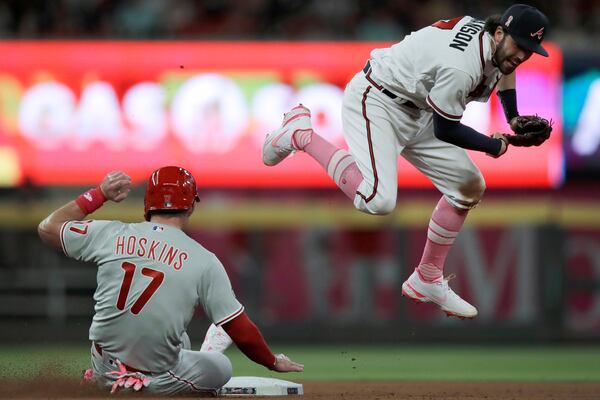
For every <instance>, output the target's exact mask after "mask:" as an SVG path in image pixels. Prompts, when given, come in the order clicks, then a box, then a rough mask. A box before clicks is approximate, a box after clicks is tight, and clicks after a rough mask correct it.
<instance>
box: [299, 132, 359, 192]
mask: <svg viewBox="0 0 600 400" xmlns="http://www.w3.org/2000/svg"><path fill="white" fill-rule="evenodd" d="M294 145H295V147H297V148H298V149H300V150H304V151H305V152H307V153H308V154H309V155H310V156H311V157H312V158H314V159H315V160H317V162H318V163H319V164H321V166H322V167H323V168H325V171H327V175H329V176H330V177H331V179H333V181H334V182H335V183H336V184H337V185H338V186H339V188H340V189H342V191H343V192H344V194H346V196H348V197H349V198H350V199H351V200H354V196H356V189H357V188H358V185H360V183H361V182H362V180H363V176H362V173H361V172H360V170H359V169H358V166H357V165H356V162H354V158H353V157H352V155H351V154H350V153H348V152H347V151H346V150H342V149H338V148H337V147H335V146H334V145H332V144H331V143H329V142H328V141H327V140H325V139H323V138H322V137H321V136H319V135H318V134H317V133H315V132H314V131H298V132H296V134H295V135H294Z"/></svg>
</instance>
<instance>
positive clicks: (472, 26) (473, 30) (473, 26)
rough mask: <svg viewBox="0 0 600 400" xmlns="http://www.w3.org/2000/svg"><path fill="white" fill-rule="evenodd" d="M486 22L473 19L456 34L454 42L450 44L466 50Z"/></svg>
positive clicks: (454, 47)
mask: <svg viewBox="0 0 600 400" xmlns="http://www.w3.org/2000/svg"><path fill="white" fill-rule="evenodd" d="M484 25H485V22H483V21H480V20H477V19H473V20H472V21H471V22H468V23H466V24H465V25H464V26H463V27H462V28H460V29H459V31H458V32H457V33H456V35H454V38H453V39H452V43H450V44H449V46H450V47H452V48H453V49H457V50H460V51H465V49H466V48H467V46H468V45H469V42H470V41H471V40H473V37H474V35H475V34H477V33H479V32H481V31H482V30H483V27H484Z"/></svg>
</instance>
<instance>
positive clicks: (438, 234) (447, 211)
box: [417, 196, 469, 282]
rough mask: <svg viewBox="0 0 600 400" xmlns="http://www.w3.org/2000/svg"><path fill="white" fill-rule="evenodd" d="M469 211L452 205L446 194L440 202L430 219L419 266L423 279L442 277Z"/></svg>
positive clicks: (433, 280) (427, 280) (429, 280)
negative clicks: (445, 263) (448, 257)
mask: <svg viewBox="0 0 600 400" xmlns="http://www.w3.org/2000/svg"><path fill="white" fill-rule="evenodd" d="M468 213H469V210H461V209H458V208H456V207H454V206H452V205H451V204H450V203H448V201H447V200H446V198H445V197H444V196H442V198H441V199H440V201H439V202H438V204H437V206H436V207H435V209H434V210H433V214H432V215H431V220H430V221H429V228H428V229H427V242H426V243H425V250H423V257H422V258H421V262H420V263H419V266H418V267H417V272H418V274H419V277H420V278H421V279H422V280H423V281H425V282H435V281H439V280H440V279H442V277H443V274H444V262H445V261H446V256H447V255H448V252H449V251H450V248H451V247H452V244H453V243H454V239H456V237H457V236H458V232H459V231H460V228H461V227H462V225H463V222H465V218H467V214H468Z"/></svg>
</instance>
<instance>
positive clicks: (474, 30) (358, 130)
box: [262, 4, 551, 318]
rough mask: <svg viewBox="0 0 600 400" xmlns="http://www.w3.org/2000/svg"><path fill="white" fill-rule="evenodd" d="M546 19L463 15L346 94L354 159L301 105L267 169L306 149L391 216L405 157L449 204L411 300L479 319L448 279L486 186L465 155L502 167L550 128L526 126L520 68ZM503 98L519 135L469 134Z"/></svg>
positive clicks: (355, 195)
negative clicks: (520, 106) (479, 105)
mask: <svg viewBox="0 0 600 400" xmlns="http://www.w3.org/2000/svg"><path fill="white" fill-rule="evenodd" d="M547 29H548V20H547V18H546V16H545V15H544V14H542V13H541V12H540V11H539V10H537V9H536V8H534V7H530V6H527V5H523V4H516V5H513V6H511V7H510V8H508V9H507V10H506V11H505V12H504V14H503V15H502V16H493V17H489V18H488V19H487V20H486V21H485V22H484V21H480V20H478V19H475V18H472V17H469V16H465V17H457V18H453V19H449V20H443V21H438V22H436V23H434V24H433V25H431V26H428V27H425V28H423V29H420V30H419V31H416V32H413V33H411V34H410V35H408V36H407V37H406V38H405V39H404V40H403V41H402V42H400V43H397V44H395V45H394V46H392V47H389V48H385V49H375V50H373V51H372V53H371V58H370V59H369V60H368V61H367V63H366V65H365V67H364V69H363V70H362V71H361V72H359V73H358V74H356V76H355V77H354V78H353V79H352V81H351V82H350V83H349V84H348V86H347V87H346V90H345V92H344V99H343V106H342V107H343V108H342V118H343V128H344V136H345V138H346V141H347V144H348V148H349V151H345V150H342V149H338V148H336V147H334V146H333V145H332V144H330V143H329V142H327V141H326V140H324V139H323V138H322V137H321V136H319V135H318V134H317V133H315V132H314V131H313V129H312V126H311V120H310V111H309V110H308V109H307V108H306V107H304V106H302V105H299V106H297V107H295V108H293V109H292V110H291V111H290V112H288V113H287V114H285V115H284V118H283V123H282V125H281V127H280V128H279V129H278V130H276V131H275V132H272V133H271V134H269V135H267V137H266V139H265V143H264V145H263V153H262V155H263V161H264V163H265V164H266V165H268V166H272V165H276V164H278V163H280V162H281V161H283V160H284V159H285V158H286V157H287V156H288V155H289V154H290V153H292V152H293V151H297V150H302V151H304V152H306V153H308V154H309V155H310V156H311V157H313V158H314V159H315V160H316V161H317V162H319V164H320V165H321V166H322V167H323V168H324V169H325V170H326V171H327V174H328V175H329V176H330V177H331V178H332V179H333V180H334V181H335V183H336V184H337V185H338V186H339V188H340V189H341V190H342V191H343V192H344V193H345V194H346V195H347V196H348V197H349V198H350V199H351V200H352V201H353V202H354V206H355V207H356V208H357V209H359V210H360V211H363V212H366V213H370V214H378V215H381V214H388V213H390V212H392V210H393V209H394V207H395V205H396V193H397V188H398V182H397V157H398V155H402V156H403V157H404V158H406V159H407V160H408V161H409V162H410V163H411V164H413V165H414V166H415V167H416V168H417V169H419V170H420V171H421V172H422V173H423V174H425V175H426V176H427V177H428V178H429V179H430V180H431V181H432V182H433V184H434V185H435V186H436V187H437V188H438V190H440V191H441V192H442V194H443V196H442V198H441V199H440V200H439V202H438V204H437V206H436V207H435V209H434V211H433V215H432V216H431V220H430V221H429V228H428V231H427V241H426V244H425V249H424V252H423V256H422V258H421V261H420V263H419V265H418V266H417V267H416V269H415V271H414V272H413V274H412V275H411V276H410V277H409V278H408V280H406V282H404V284H403V285H402V294H403V295H405V296H408V297H409V298H411V299H413V300H416V301H419V302H433V303H435V304H437V305H438V306H440V307H441V309H442V310H443V311H445V312H446V313H447V314H448V315H453V316H457V317H461V318H473V317H475V316H476V315H477V309H476V308H475V307H473V306H472V305H471V304H469V303H467V302H466V301H465V300H463V299H462V298H460V297H459V296H458V295H457V294H456V293H454V291H453V290H452V289H451V288H450V287H449V286H448V280H447V279H445V278H444V277H443V269H444V262H445V259H446V256H447V254H448V252H449V250H450V248H451V246H452V244H453V243H454V240H455V239H456V237H457V235H458V232H459V231H460V229H461V227H462V225H463V222H464V220H465V218H466V216H467V213H468V212H469V210H470V209H472V208H473V207H475V206H476V205H477V204H478V203H479V201H480V199H481V197H482V195H483V192H484V190H485V181H484V179H483V177H482V176H481V173H480V171H479V169H478V168H477V167H476V166H475V165H474V164H473V162H472V161H471V159H470V158H469V156H468V154H467V152H466V150H475V151H482V152H485V153H487V154H488V155H490V156H492V157H500V156H502V155H503V154H504V153H505V152H506V151H507V148H508V146H509V145H514V146H538V145H540V144H541V143H543V142H544V141H545V140H546V139H548V137H549V136H550V132H551V124H550V123H548V121H546V120H544V119H543V118H539V117H535V116H519V113H518V111H517V100H516V91H515V73H514V71H515V69H516V68H517V67H518V66H519V65H521V64H522V63H524V62H525V61H527V60H528V59H529V57H531V55H532V53H538V54H541V55H542V56H548V53H547V52H546V50H545V49H544V48H543V47H542V46H541V42H542V39H543V37H544V36H545V35H546V33H547V32H546V31H547ZM496 87H498V96H499V97H500V99H501V102H502V105H503V108H504V112H505V114H506V118H507V121H508V122H509V123H510V126H511V128H512V129H513V131H514V133H515V134H514V135H507V134H502V133H495V134H493V135H492V136H491V137H490V136H487V135H484V134H481V133H479V132H477V131H475V130H474V129H471V128H470V127H468V126H465V125H463V124H461V123H460V120H461V117H462V115H463V112H464V110H465V107H466V105H467V103H468V102H470V101H482V102H485V101H487V100H488V99H489V97H490V94H491V93H492V91H493V90H494V88H496Z"/></svg>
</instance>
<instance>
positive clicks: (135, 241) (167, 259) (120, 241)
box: [115, 235, 189, 271]
mask: <svg viewBox="0 0 600 400" xmlns="http://www.w3.org/2000/svg"><path fill="white" fill-rule="evenodd" d="M115 255H118V256H119V255H128V256H133V255H136V256H138V257H145V258H147V259H149V260H154V261H158V262H161V263H163V264H166V265H168V266H170V267H172V268H173V269H175V270H177V271H179V270H180V269H181V268H182V267H183V263H184V262H185V261H186V260H187V259H188V258H189V256H188V254H187V253H186V252H185V251H181V250H180V249H178V248H176V247H175V246H173V245H170V244H168V243H163V242H161V241H160V240H152V241H150V240H148V239H147V238H145V237H141V238H138V237H136V236H133V235H132V236H118V237H117V241H116V248H115Z"/></svg>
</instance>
